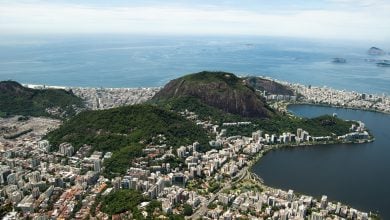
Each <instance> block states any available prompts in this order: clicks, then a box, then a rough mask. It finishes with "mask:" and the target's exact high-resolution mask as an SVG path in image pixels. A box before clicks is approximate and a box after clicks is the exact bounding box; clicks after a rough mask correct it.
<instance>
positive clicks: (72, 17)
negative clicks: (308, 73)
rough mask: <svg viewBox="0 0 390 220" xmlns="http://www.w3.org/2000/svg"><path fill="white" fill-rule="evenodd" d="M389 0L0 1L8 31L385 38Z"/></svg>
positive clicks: (389, 27)
mask: <svg viewBox="0 0 390 220" xmlns="http://www.w3.org/2000/svg"><path fill="white" fill-rule="evenodd" d="M389 9H390V1H388V0H357V1H353V0H320V1H315V2H312V1H310V2H308V1H303V0H294V1H288V0H277V1H273V2H272V3H269V2H268V1H264V0H261V1H254V0H243V1H240V2H239V3H237V2H236V1H230V0H225V1H205V0H201V1H193V0H185V1H177V0H167V1H164V2H161V1H153V0H146V1H138V0H136V1H131V2H128V1H122V0H114V1H110V2H105V1H100V0H99V1H83V2H79V1H74V0H68V1H64V0H55V1H44V0H22V1H20V0H19V1H9V0H0V32H1V33H2V35H3V36H7V35H23V36H34V35H77V34H136V35H183V36H188V35H195V36H202V35H203V36H215V35H217V36H269V37H295V38H303V39H328V40H352V41H369V42H386V43H387V42H389V40H388V39H390V24H389V23H388V22H387V21H389V20H390V13H388V11H389Z"/></svg>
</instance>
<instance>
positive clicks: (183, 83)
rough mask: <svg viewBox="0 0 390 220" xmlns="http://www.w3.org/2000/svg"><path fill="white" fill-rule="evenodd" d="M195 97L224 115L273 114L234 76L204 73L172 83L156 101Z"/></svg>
mask: <svg viewBox="0 0 390 220" xmlns="http://www.w3.org/2000/svg"><path fill="white" fill-rule="evenodd" d="M181 97H191V98H196V99H198V100H200V102H202V103H203V104H206V105H209V106H211V107H215V108H217V109H220V110H222V111H224V112H227V113H231V114H236V115H240V116H243V117H252V118H267V117H270V116H271V115H272V111H271V109H270V108H269V107H268V106H267V104H266V103H265V100H264V99H263V98H262V97H260V95H259V94H257V93H256V92H255V89H254V88H252V87H251V86H249V85H248V84H247V83H246V82H245V80H243V79H241V78H239V77H237V76H236V75H234V74H232V73H226V72H207V71H204V72H200V73H195V74H190V75H186V76H183V77H180V78H178V79H174V80H172V81H170V82H169V83H168V84H167V85H166V86H165V87H164V88H163V89H162V90H160V91H159V92H158V93H157V94H156V95H155V96H154V97H153V100H154V101H161V100H169V99H173V98H181Z"/></svg>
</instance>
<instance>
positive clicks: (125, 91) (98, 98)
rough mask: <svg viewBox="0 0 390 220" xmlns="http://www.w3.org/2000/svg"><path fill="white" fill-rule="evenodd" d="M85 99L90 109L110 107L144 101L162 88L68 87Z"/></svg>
mask: <svg viewBox="0 0 390 220" xmlns="http://www.w3.org/2000/svg"><path fill="white" fill-rule="evenodd" d="M68 89H71V90H72V91H73V93H74V94H75V95H77V96H79V97H80V98H82V99H83V100H85V102H86V105H87V108H89V109H93V110H95V109H108V108H115V107H119V106H124V105H133V104H139V103H143V102H145V101H147V100H149V99H151V98H152V97H153V96H154V95H155V94H156V93H157V92H158V91H159V90H160V88H68Z"/></svg>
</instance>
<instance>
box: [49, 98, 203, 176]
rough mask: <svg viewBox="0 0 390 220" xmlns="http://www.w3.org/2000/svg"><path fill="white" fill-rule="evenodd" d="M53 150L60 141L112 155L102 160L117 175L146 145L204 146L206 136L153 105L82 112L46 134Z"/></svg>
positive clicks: (195, 127)
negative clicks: (86, 146) (88, 146)
mask: <svg viewBox="0 0 390 220" xmlns="http://www.w3.org/2000/svg"><path fill="white" fill-rule="evenodd" d="M47 139H48V140H49V141H50V143H51V144H52V145H53V146H54V148H55V147H58V146H59V144H61V143H63V142H68V143H71V144H72V145H73V146H74V147H75V149H76V150H77V149H79V148H80V147H81V146H82V145H84V144H88V145H91V146H92V147H93V150H99V151H103V152H108V151H110V152H113V157H112V158H111V159H110V160H107V161H106V165H107V168H108V170H109V171H110V172H111V171H112V172H118V173H121V172H123V171H125V170H126V168H127V167H128V165H129V162H130V161H131V159H133V158H135V157H140V156H142V155H143V153H142V148H143V147H144V146H145V145H147V144H160V145H161V144H167V145H168V146H173V147H178V146H181V145H188V144H192V143H193V142H195V141H197V142H199V143H200V146H201V149H202V147H203V148H207V147H208V141H209V137H208V133H207V132H206V131H205V130H204V129H203V128H201V127H199V126H197V125H195V123H193V122H191V121H189V120H187V119H185V118H184V117H182V116H180V115H179V114H176V113H174V112H170V111H167V110H165V109H162V108H160V107H157V106H151V105H146V104H144V105H133V106H125V107H119V108H113V109H108V110H99V111H84V112H81V113H80V114H78V115H76V116H75V117H73V118H71V119H70V120H68V121H66V122H64V124H63V125H62V126H61V127H60V128H59V129H57V130H55V131H53V132H51V133H49V134H48V135H47Z"/></svg>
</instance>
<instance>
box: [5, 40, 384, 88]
mask: <svg viewBox="0 0 390 220" xmlns="http://www.w3.org/2000/svg"><path fill="white" fill-rule="evenodd" d="M0 40H1V42H0V80H9V79H11V80H16V81H19V82H21V83H30V84H47V85H59V86H82V87H155V86H163V85H164V84H165V83H167V82H168V81H169V80H171V79H174V78H176V77H179V76H181V75H184V74H188V73H194V72H198V71H203V70H216V71H217V70H218V71H219V70H221V71H227V72H233V73H236V74H238V75H256V76H269V77H272V78H275V79H278V80H284V81H290V82H297V83H301V84H305V85H315V86H328V87H332V88H337V89H346V90H352V91H359V92H368V93H377V94H383V93H385V94H390V68H389V67H378V66H377V65H376V63H375V62H369V61H368V60H367V59H374V60H375V59H378V60H383V59H389V58H388V57H389V55H385V56H370V55H368V54H367V50H368V49H369V48H370V47H371V46H378V47H381V48H382V49H384V50H387V51H389V50H390V48H389V46H388V45H387V46H388V47H387V48H386V45H375V44H374V43H372V42H371V43H361V42H340V41H334V40H329V41H313V40H304V39H289V38H271V37H183V36H182V37H179V36H161V37H157V36H153V37H152V36H128V35H120V36H118V35H115V36H112V35H99V36H90V35H88V36H87V35H85V36H28V37H20V36H18V37H14V36H2V37H0ZM335 57H341V58H345V59H346V61H347V62H346V63H332V59H333V58H335Z"/></svg>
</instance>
